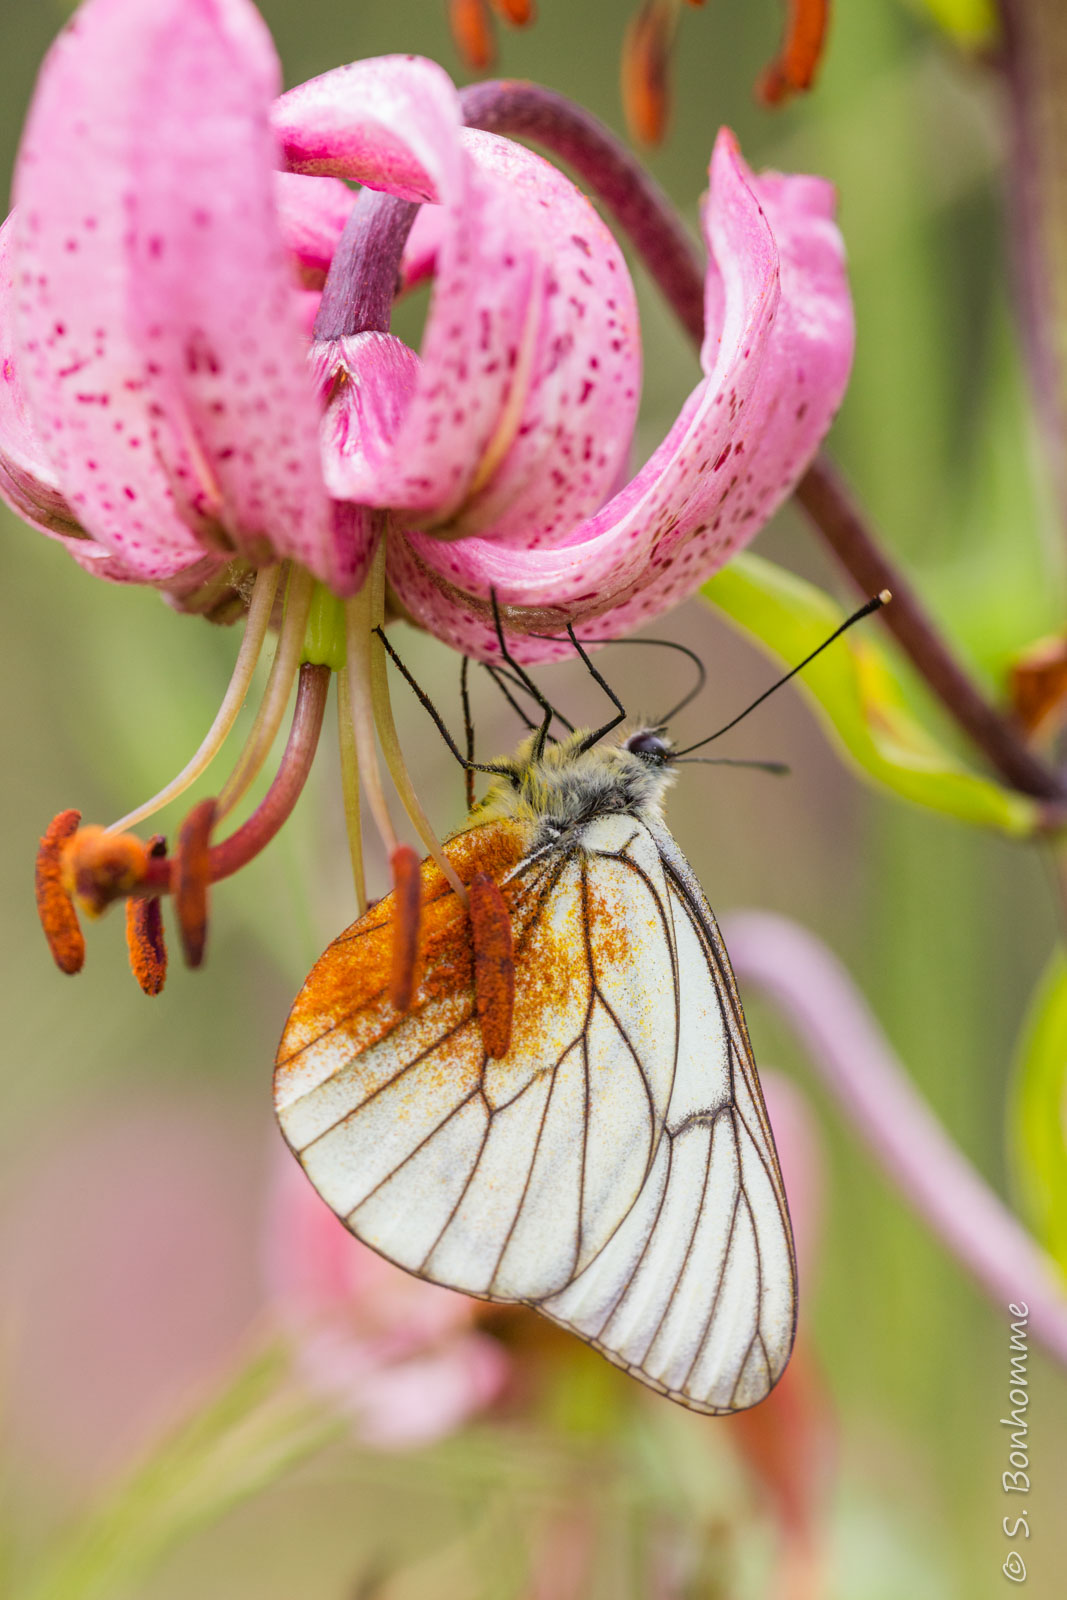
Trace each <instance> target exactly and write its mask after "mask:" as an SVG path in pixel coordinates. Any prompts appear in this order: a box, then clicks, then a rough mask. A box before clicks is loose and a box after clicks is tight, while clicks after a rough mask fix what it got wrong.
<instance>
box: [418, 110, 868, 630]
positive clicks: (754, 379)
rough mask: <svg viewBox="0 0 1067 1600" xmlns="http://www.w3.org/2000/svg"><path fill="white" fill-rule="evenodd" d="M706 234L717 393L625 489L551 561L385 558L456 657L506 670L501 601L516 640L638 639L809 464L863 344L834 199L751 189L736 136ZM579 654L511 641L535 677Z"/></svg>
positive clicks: (699, 395) (710, 350)
mask: <svg viewBox="0 0 1067 1600" xmlns="http://www.w3.org/2000/svg"><path fill="white" fill-rule="evenodd" d="M761 202H762V204H761ZM704 220H705V233H706V237H707V241H708V246H709V251H710V253H711V256H712V258H713V260H714V262H715V271H716V277H714V278H713V279H712V280H711V283H710V285H709V311H710V312H711V314H712V322H711V326H710V327H709V330H708V337H707V338H706V340H705V347H704V352H703V363H704V366H705V370H706V371H707V374H708V375H707V377H706V378H705V379H704V381H703V382H702V383H701V384H700V385H699V386H698V387H697V389H696V390H695V391H694V392H693V394H691V395H690V397H689V399H688V401H687V402H686V404H685V406H684V408H683V410H682V414H681V416H680V417H679V419H678V421H677V422H676V423H675V425H674V427H673V428H672V430H671V432H670V434H669V435H668V437H667V438H666V439H665V440H664V441H663V443H662V444H661V445H660V447H659V448H658V450H656V452H655V453H654V455H653V456H652V457H651V459H650V460H649V461H648V462H647V463H646V465H645V466H644V468H642V470H641V471H640V472H639V473H638V474H637V476H636V477H635V478H634V479H633V480H632V481H631V483H629V484H628V485H627V486H626V488H625V489H623V490H622V491H621V493H619V494H618V495H616V496H615V498H614V499H613V500H611V501H609V502H608V504H607V505H605V506H604V507H603V508H602V509H601V510H600V511H599V512H597V513H596V515H594V516H592V517H590V518H589V519H588V520H587V521H585V522H584V523H582V524H580V525H579V526H577V527H576V528H575V529H574V530H573V532H572V534H571V536H570V538H569V540H568V541H567V543H566V544H564V545H561V546H558V547H556V548H555V549H545V548H541V549H534V550H521V549H518V548H511V547H503V546H501V545H500V544H497V543H493V542H492V541H490V540H487V539H476V538H475V539H466V540H463V541H461V542H457V543H454V544H447V545H446V544H443V543H441V542H440V541H436V540H434V539H433V538H432V537H429V536H427V535H426V534H420V533H415V532H409V533H408V534H407V535H406V536H405V537H404V538H403V539H401V538H395V539H393V540H392V541H391V542H390V565H389V572H390V581H391V583H392V584H393V587H394V589H395V591H396V593H397V595H398V597H399V599H400V600H401V602H402V603H403V604H404V605H405V606H406V607H407V608H408V610H409V611H410V612H411V613H412V614H413V615H414V616H415V617H416V619H417V620H418V621H420V622H421V623H422V624H423V625H424V626H425V627H427V628H429V629H430V630H431V631H432V632H434V633H436V634H438V636H439V637H442V638H445V639H447V640H448V641H449V642H450V643H451V644H454V645H455V646H456V647H457V648H460V649H464V650H467V651H469V652H473V653H474V654H477V655H481V656H483V657H488V656H492V655H493V654H495V653H496V652H495V640H494V637H493V632H492V625H491V620H490V618H489V615H488V607H487V605H486V601H487V599H488V597H489V594H490V591H491V590H493V589H495V590H496V592H497V595H498V598H499V600H500V602H501V604H503V605H505V606H507V607H508V608H509V611H510V616H509V626H510V628H511V629H512V630H513V631H514V632H515V633H516V635H517V636H519V635H521V634H522V633H523V632H524V631H526V630H529V631H530V632H544V631H546V620H550V619H551V618H552V616H553V615H555V616H556V617H558V619H559V621H560V622H563V621H564V620H566V619H568V618H570V619H574V620H576V621H578V622H581V621H583V620H584V621H588V620H591V619H593V618H596V619H597V622H598V627H597V631H598V632H600V633H608V634H621V633H624V632H626V631H627V630H628V629H631V628H634V627H637V626H638V625H639V624H641V623H642V622H645V621H647V620H648V619H649V618H650V617H652V616H655V615H657V614H658V613H659V612H661V611H663V610H665V609H666V608H668V607H669V606H671V605H674V604H676V603H677V602H678V601H680V600H681V599H683V598H684V597H685V596H686V595H688V594H690V593H692V591H693V590H694V589H695V588H696V587H697V586H698V584H700V583H701V582H702V581H703V580H704V579H705V578H707V577H708V576H709V575H710V574H711V573H712V572H714V571H716V570H717V569H718V567H720V566H721V565H722V564H723V562H724V561H726V560H727V559H728V558H729V556H730V555H732V554H733V553H734V551H736V550H738V549H740V548H741V547H742V546H743V545H744V544H747V543H748V541H749V540H750V539H751V538H752V537H753V536H754V535H755V533H756V532H757V531H758V529H759V528H760V527H761V526H762V524H763V523H764V522H765V521H766V520H767V518H768V517H769V516H770V515H771V513H772V512H773V511H774V510H775V509H776V507H777V506H778V505H779V504H780V503H781V501H782V500H783V499H784V498H785V496H786V495H787V494H788V493H789V491H790V490H791V489H792V487H793V485H794V484H795V482H796V480H797V478H798V477H799V475H800V474H801V472H802V471H803V469H804V467H805V466H806V465H807V462H808V461H809V460H810V458H811V456H812V455H813V454H814V451H815V449H816V448H817V446H818V443H819V441H820V439H821V438H822V437H823V435H824V434H825V432H826V430H827V428H828V427H829V424H830V421H831V419H832V417H833V414H834V411H835V410H836V408H837V406H838V404H839V402H840V399H841V396H842V394H843V392H844V387H845V382H846V379H847V376H848V370H849V366H850V363H851V356H852V341H853V326H852V313H851V303H850V300H849V294H848V287H847V282H846V279H845V273H844V260H843V248H842V245H841V240H840V236H839V234H838V232H837V229H836V227H835V226H834V224H833V221H832V194H831V191H830V189H829V187H828V186H827V185H825V184H823V183H820V182H818V181H817V180H815V179H811V178H783V177H779V176H777V175H774V176H770V177H765V178H762V179H754V178H753V177H752V175H751V173H750V172H749V171H748V168H747V167H746V166H745V163H744V162H743V160H742V159H741V156H740V154H739V152H738V150H737V146H736V143H735V141H734V139H733V136H732V135H731V134H729V132H727V131H726V130H724V131H723V133H721V134H720V136H719V139H718V141H717V142H716V147H715V151H714V154H713V157H712V165H711V189H710V196H709V201H708V204H707V207H706V210H705V219H704ZM567 648H568V647H566V646H565V645H563V646H561V645H558V644H553V643H546V642H545V641H542V640H536V639H533V638H528V639H520V638H518V637H517V649H518V653H519V654H521V655H522V657H523V659H525V660H538V659H548V658H550V657H552V656H558V655H560V654H561V653H565V652H566V649H567Z"/></svg>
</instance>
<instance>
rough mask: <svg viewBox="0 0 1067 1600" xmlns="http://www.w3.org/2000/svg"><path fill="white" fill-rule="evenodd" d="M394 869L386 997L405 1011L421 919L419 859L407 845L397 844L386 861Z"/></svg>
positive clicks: (406, 1009) (417, 947)
mask: <svg viewBox="0 0 1067 1600" xmlns="http://www.w3.org/2000/svg"><path fill="white" fill-rule="evenodd" d="M389 865H390V867H391V868H392V872H393V966H392V975H391V977H390V980H389V999H390V1000H391V1001H392V1003H393V1006H394V1007H395V1008H396V1010H397V1011H408V1010H409V1009H410V1007H411V997H412V995H413V994H414V992H415V963H416V962H417V960H418V955H419V922H420V920H421V918H422V878H421V875H420V873H419V858H418V856H417V855H416V854H415V852H414V850H413V849H412V848H411V846H410V845H409V844H398V845H397V847H396V849H395V850H394V851H393V854H392V856H391V858H390V862H389Z"/></svg>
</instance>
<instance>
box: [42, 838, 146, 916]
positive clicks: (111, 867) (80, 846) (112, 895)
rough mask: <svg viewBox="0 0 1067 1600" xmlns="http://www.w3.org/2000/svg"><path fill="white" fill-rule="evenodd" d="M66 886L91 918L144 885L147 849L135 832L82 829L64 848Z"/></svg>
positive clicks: (64, 884)
mask: <svg viewBox="0 0 1067 1600" xmlns="http://www.w3.org/2000/svg"><path fill="white" fill-rule="evenodd" d="M62 870H63V887H64V888H65V889H66V891H67V893H68V894H70V895H73V897H74V899H75V900H76V901H77V903H78V905H79V906H80V907H81V909H82V910H83V911H84V912H85V913H86V915H87V916H90V917H99V916H100V915H101V913H102V912H104V911H106V910H107V908H108V906H109V905H110V904H111V902H112V901H113V900H121V899H122V897H123V896H124V895H127V894H129V893H130V892H131V891H132V890H134V889H136V888H137V886H138V884H141V883H143V882H144V877H145V873H146V872H147V870H148V846H147V845H146V844H145V842H144V840H143V839H139V838H138V837H137V835H136V834H135V833H108V831H107V829H106V828H101V827H99V826H98V825H97V824H96V823H93V824H92V825H91V826H89V827H88V828H79V829H78V830H77V832H76V833H74V834H72V835H71V836H70V838H69V839H67V841H66V843H65V844H64V845H63V849H62Z"/></svg>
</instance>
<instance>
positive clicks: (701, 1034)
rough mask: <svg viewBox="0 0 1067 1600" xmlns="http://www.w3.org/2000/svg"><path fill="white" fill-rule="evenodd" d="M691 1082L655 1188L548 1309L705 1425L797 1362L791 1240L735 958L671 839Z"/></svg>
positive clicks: (679, 1076)
mask: <svg viewBox="0 0 1067 1600" xmlns="http://www.w3.org/2000/svg"><path fill="white" fill-rule="evenodd" d="M655 838H656V843H657V847H658V849H659V851H660V855H661V859H662V861H663V866H664V876H665V879H666V884H667V907H668V912H669V918H670V923H671V927H672V930H673V945H674V950H675V959H676V964H677V972H678V994H679V1015H680V1018H681V1026H680V1034H679V1052H678V1068H677V1072H676V1074H675V1079H674V1086H673V1093H672V1096H671V1101H670V1106H669V1110H668V1113H667V1118H666V1124H665V1127H664V1131H663V1137H662V1139H661V1141H660V1144H659V1148H658V1150H657V1154H656V1160H655V1163H654V1166H653V1170H652V1171H651V1172H650V1174H649V1179H648V1183H647V1184H646V1186H645V1189H644V1191H643V1192H642V1195H641V1197H640V1199H639V1201H638V1203H637V1204H636V1205H635V1206H634V1207H633V1209H632V1210H631V1212H630V1213H629V1214H628V1216H627V1217H626V1219H625V1221H624V1222H623V1224H622V1226H621V1227H620V1228H619V1229H618V1231H617V1233H616V1234H615V1236H614V1237H613V1238H612V1240H611V1241H610V1242H609V1244H608V1245H607V1247H606V1248H605V1249H604V1250H603V1251H602V1252H601V1254H600V1255H599V1257H598V1258H597V1259H596V1261H594V1262H593V1263H592V1265H591V1266H590V1267H588V1268H587V1269H586V1271H585V1272H584V1273H582V1274H580V1275H579V1276H578V1277H577V1278H576V1279H575V1280H574V1282H573V1283H572V1284H570V1285H569V1286H568V1287H567V1288H566V1289H565V1290H563V1291H562V1293H560V1294H558V1295H555V1296H553V1297H551V1298H550V1299H548V1300H547V1301H545V1302H543V1303H542V1304H541V1306H540V1309H541V1310H542V1311H543V1312H545V1314H546V1315H548V1316H551V1317H552V1318H553V1319H554V1320H556V1321H559V1322H561V1323H563V1324H564V1325H565V1326H566V1327H568V1328H570V1329H571V1330H572V1331H574V1332H575V1333H577V1334H579V1335H580V1336H581V1337H582V1338H585V1339H587V1340H589V1341H590V1342H591V1343H592V1344H594V1345H595V1346H596V1348H597V1349H599V1350H601V1351H602V1352H603V1353H604V1354H605V1355H607V1356H608V1357H609V1358H610V1359H611V1360H612V1361H615V1362H616V1363H618V1364H619V1365H620V1366H624V1367H625V1368H626V1369H627V1370H628V1371H630V1372H632V1373H633V1374H634V1375H635V1376H637V1377H640V1378H641V1379H643V1381H645V1382H646V1383H649V1384H651V1385H652V1387H654V1388H657V1389H660V1390H661V1391H662V1392H664V1393H666V1394H669V1395H670V1396H671V1398H673V1399H675V1400H678V1401H680V1402H681V1403H682V1404H684V1405H687V1406H689V1407H691V1408H693V1409H695V1410H700V1411H709V1412H719V1411H734V1410H739V1409H742V1408H743V1407H745V1406H749V1405H753V1404H755V1403H756V1402H757V1401H758V1400H761V1399H762V1398H763V1397H764V1395H765V1394H766V1393H767V1392H768V1391H769V1390H770V1388H771V1387H772V1386H773V1384H774V1383H775V1382H776V1381H777V1379H778V1378H779V1377H780V1376H781V1373H782V1371H783V1370H784V1368H785V1364H786V1362H787V1360H788V1358H789V1352H790V1349H791V1347H792V1342H793V1330H794V1321H795V1304H796V1293H795V1266H794V1259H793V1245H792V1234H791V1230H790V1225H789V1217H788V1211H787V1209H786V1205H785V1194H784V1190H783V1188H782V1181H781V1175H780V1172H779V1169H778V1161H777V1157H776V1155H775V1150H774V1143H773V1139H772V1137H771V1133H770V1126H769V1123H768V1121H767V1116H766V1111H765V1108H764V1105H763V1097H762V1094H761V1092H760V1089H759V1084H758V1080H757V1078H756V1074H755V1067H754V1064H753V1061H752V1054H751V1049H750V1046H749V1043H748V1034H747V1030H746V1028H745V1023H744V1017H743V1013H742V1011H741V1006H740V1001H739V1000H738V997H737V992H736V988H735V986H734V982H733V975H732V973H731V971H730V966H729V961H728V959H727V956H726V951H725V948H724V946H723V944H722V940H721V938H720V936H719V933H718V929H717V928H716V926H715V922H714V918H713V917H712V914H711V912H710V909H709V908H708V906H707V902H706V901H705V900H704V896H703V894H702V892H701V890H700V887H699V885H698V884H697V882H696V879H695V878H694V876H693V874H692V872H691V870H690V869H689V867H688V865H687V864H686V862H685V860H684V858H683V857H682V856H681V854H680V852H679V851H678V850H677V848H676V846H675V845H674V843H673V841H672V840H671V839H670V836H669V835H668V834H667V833H666V831H665V830H660V829H656V831H655Z"/></svg>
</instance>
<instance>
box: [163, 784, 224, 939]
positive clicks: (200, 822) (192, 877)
mask: <svg viewBox="0 0 1067 1600" xmlns="http://www.w3.org/2000/svg"><path fill="white" fill-rule="evenodd" d="M217 809H218V801H216V800H201V801H200V804H199V805H195V806H194V807H193V809H192V810H191V811H190V813H189V815H188V816H187V817H186V819H185V821H184V822H183V823H182V825H181V830H180V832H179V834H178V848H177V849H176V851H175V852H174V868H173V894H174V911H175V915H176V916H177V918H178V929H179V932H180V933H181V936H182V949H183V951H184V952H185V962H186V965H187V966H190V967H198V966H200V964H201V962H202V961H203V959H204V946H205V945H206V943H207V900H208V885H209V884H210V882H211V830H212V828H213V827H214V825H215V812H216V811H217Z"/></svg>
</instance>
